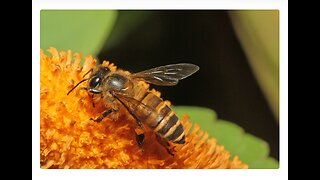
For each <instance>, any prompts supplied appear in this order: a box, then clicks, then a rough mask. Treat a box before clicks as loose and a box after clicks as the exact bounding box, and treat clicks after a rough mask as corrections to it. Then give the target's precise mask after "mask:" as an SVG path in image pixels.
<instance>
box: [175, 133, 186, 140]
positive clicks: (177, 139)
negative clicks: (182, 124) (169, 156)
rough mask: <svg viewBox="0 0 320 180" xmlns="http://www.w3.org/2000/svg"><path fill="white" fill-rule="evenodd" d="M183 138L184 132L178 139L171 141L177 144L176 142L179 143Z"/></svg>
mask: <svg viewBox="0 0 320 180" xmlns="http://www.w3.org/2000/svg"><path fill="white" fill-rule="evenodd" d="M183 136H184V132H183V133H182V134H181V135H180V136H179V137H177V138H176V139H175V140H173V142H178V141H180V140H181V139H182V137H183Z"/></svg>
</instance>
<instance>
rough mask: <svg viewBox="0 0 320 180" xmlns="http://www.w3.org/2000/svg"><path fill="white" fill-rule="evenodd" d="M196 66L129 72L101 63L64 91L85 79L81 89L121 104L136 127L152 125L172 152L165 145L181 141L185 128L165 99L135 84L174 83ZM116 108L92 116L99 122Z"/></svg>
mask: <svg viewBox="0 0 320 180" xmlns="http://www.w3.org/2000/svg"><path fill="white" fill-rule="evenodd" d="M198 70H199V67H198V66H196V65H194V64H189V63H179V64H170V65H165V66H159V67H156V68H152V69H149V70H145V71H142V72H138V73H132V74H128V73H125V71H123V70H120V69H117V70H115V71H114V72H112V71H111V70H110V69H109V68H108V67H105V66H102V65H100V66H99V67H98V68H97V69H96V70H95V71H94V72H93V70H91V71H92V75H91V76H90V77H89V78H86V79H83V80H81V81H80V82H79V83H78V84H76V85H75V86H74V87H73V88H72V89H71V90H70V91H69V92H68V93H67V95H69V94H70V93H71V92H72V91H73V90H74V89H75V88H76V87H77V86H78V85H79V84H81V83H82V82H84V81H88V85H87V87H83V88H82V89H85V90H87V91H88V92H90V93H92V94H101V95H102V97H103V99H104V100H105V101H107V102H115V103H118V105H119V106H121V105H122V106H124V107H125V108H126V109H127V111H128V112H129V113H130V114H131V115H132V116H133V118H134V119H135V120H136V123H137V125H138V127H142V124H143V125H145V126H147V127H149V128H151V129H152V130H153V131H154V132H155V133H156V135H157V139H158V140H159V142H160V144H162V145H164V144H163V142H165V143H166V145H165V148H166V149H167V151H168V153H169V154H171V155H173V153H172V152H171V151H170V150H169V149H168V147H167V146H169V143H168V142H172V143H176V144H184V143H185V133H184V128H183V126H182V124H181V122H180V121H179V119H178V117H177V116H176V114H175V113H174V112H173V111H172V109H171V108H170V107H169V106H168V105H166V103H164V100H163V99H161V98H160V97H158V96H157V95H155V94H154V93H152V91H150V90H149V89H147V88H141V87H137V86H138V81H145V82H147V83H150V84H154V85H158V86H174V85H176V84H177V83H178V82H179V80H182V79H184V78H186V77H188V76H190V75H192V74H193V73H195V72H196V71H198ZM88 73H89V72H88ZM86 74H87V73H86ZM119 106H118V107H119ZM115 107H117V106H115ZM117 110H118V109H117V108H111V109H106V110H105V111H104V112H103V113H102V114H101V115H100V116H99V117H97V118H95V119H91V120H93V121H95V122H100V121H101V120H103V119H104V118H105V117H106V116H108V115H109V114H110V113H112V112H115V111H117ZM144 138H145V136H144V134H143V133H142V134H137V136H136V140H137V143H138V145H139V146H140V147H141V146H142V144H143V141H144Z"/></svg>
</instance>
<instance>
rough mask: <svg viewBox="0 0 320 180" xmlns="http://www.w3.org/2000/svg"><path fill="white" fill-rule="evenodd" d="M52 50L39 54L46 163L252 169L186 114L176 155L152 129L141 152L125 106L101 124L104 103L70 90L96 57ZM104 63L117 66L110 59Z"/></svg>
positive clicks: (43, 160) (57, 165) (55, 165)
mask: <svg viewBox="0 0 320 180" xmlns="http://www.w3.org/2000/svg"><path fill="white" fill-rule="evenodd" d="M48 51H49V52H50V53H51V56H50V57H49V56H47V55H45V54H44V53H43V51H42V50H41V54H40V69H41V72H40V81H41V82H40V84H41V85H40V160H41V167H42V168H248V166H247V165H246V164H245V163H243V162H241V161H240V160H239V158H238V157H237V156H235V157H234V158H233V159H231V158H230V153H229V152H228V151H227V150H225V149H224V147H223V146H221V145H218V144H217V140H216V139H214V138H208V134H207V133H205V132H203V131H202V130H201V129H200V127H199V126H198V125H194V126H192V123H191V122H190V121H188V116H187V115H185V116H183V117H182V118H181V119H180V120H181V122H182V124H183V126H184V128H185V132H186V143H185V144H182V145H179V144H178V145H176V144H174V145H173V146H175V147H174V150H175V153H174V156H172V155H170V154H168V152H167V151H166V149H165V148H163V146H161V145H160V144H159V143H158V142H157V141H156V137H155V134H154V132H153V131H152V130H151V129H148V128H147V129H146V132H145V133H146V140H145V142H144V144H143V147H142V149H143V151H142V149H141V148H140V147H139V146H138V145H137V143H136V132H135V127H136V124H135V122H134V119H133V117H132V116H131V115H130V114H129V113H128V112H127V111H126V109H125V108H121V109H120V110H119V112H118V113H117V116H110V117H109V116H108V117H106V118H105V119H104V120H103V121H101V122H100V123H96V122H93V121H90V120H89V119H90V118H95V117H97V116H99V115H100V114H101V113H102V112H103V111H104V110H105V104H103V103H99V101H98V102H96V101H94V100H93V99H92V97H91V96H90V94H88V92H86V91H80V90H74V92H72V94H70V95H67V92H68V91H69V90H70V89H72V88H73V87H74V86H75V84H76V83H77V82H79V81H80V80H82V79H83V75H84V74H85V73H86V72H88V71H89V70H90V69H92V68H94V67H95V64H96V60H95V59H93V58H92V57H91V56H87V57H86V58H85V61H84V64H83V65H80V61H81V54H79V53H75V54H72V52H71V51H70V50H69V51H67V52H58V51H57V50H56V49H55V48H50V49H49V50H48ZM104 65H105V66H108V67H109V69H111V70H112V71H114V70H116V67H115V66H114V65H113V64H110V63H109V62H106V61H105V62H104ZM128 73H129V72H128ZM86 83H87V82H84V83H83V85H84V86H86ZM141 83H142V84H143V85H144V86H145V87H146V88H148V87H149V86H148V84H146V83H144V82H141ZM153 92H154V93H155V94H157V95H159V96H160V93H159V92H156V91H155V90H153ZM93 102H94V103H95V105H94V106H93ZM166 103H168V104H169V102H166Z"/></svg>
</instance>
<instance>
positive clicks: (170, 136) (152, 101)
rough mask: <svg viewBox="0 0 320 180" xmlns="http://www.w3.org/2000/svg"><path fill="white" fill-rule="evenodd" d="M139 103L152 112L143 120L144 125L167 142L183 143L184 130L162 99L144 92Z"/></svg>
mask: <svg viewBox="0 0 320 180" xmlns="http://www.w3.org/2000/svg"><path fill="white" fill-rule="evenodd" d="M141 102H142V103H144V104H145V105H147V106H148V107H150V108H151V109H153V110H154V113H151V114H150V116H149V117H148V118H147V119H146V120H145V122H144V123H145V124H147V125H148V126H149V127H150V128H152V129H154V131H155V132H156V133H157V134H158V135H160V136H161V137H163V138H165V139H166V140H168V141H171V142H174V143H178V144H184V143H185V135H184V128H183V126H182V124H181V122H180V121H179V119H178V117H177V116H176V115H175V113H174V112H173V111H172V109H171V108H170V107H168V106H167V105H166V104H165V103H164V102H163V101H162V99H160V98H159V97H158V96H156V95H154V94H153V93H151V92H146V94H145V95H144V96H143V97H142V99H141Z"/></svg>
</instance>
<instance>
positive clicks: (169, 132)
mask: <svg viewBox="0 0 320 180" xmlns="http://www.w3.org/2000/svg"><path fill="white" fill-rule="evenodd" d="M179 125H180V121H179V119H178V121H177V123H176V124H175V125H173V126H171V127H170V129H169V131H168V132H167V133H166V134H165V135H164V136H163V137H164V138H167V137H168V136H170V135H171V134H172V133H173V132H174V131H175V130H176V129H177V127H178V126H179Z"/></svg>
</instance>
